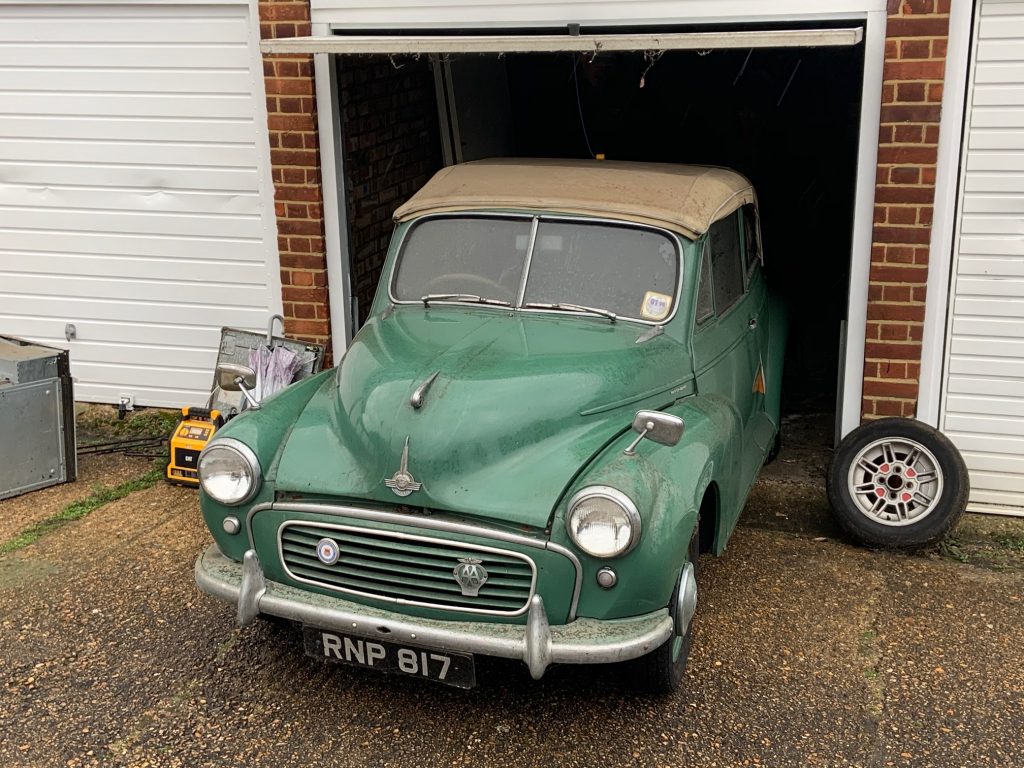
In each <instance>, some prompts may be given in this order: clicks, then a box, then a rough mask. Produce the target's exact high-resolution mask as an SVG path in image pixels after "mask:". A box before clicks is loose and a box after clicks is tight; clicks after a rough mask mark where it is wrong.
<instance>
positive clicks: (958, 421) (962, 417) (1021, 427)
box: [945, 413, 1024, 438]
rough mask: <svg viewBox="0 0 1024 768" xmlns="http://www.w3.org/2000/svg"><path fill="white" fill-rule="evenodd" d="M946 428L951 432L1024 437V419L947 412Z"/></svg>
mask: <svg viewBox="0 0 1024 768" xmlns="http://www.w3.org/2000/svg"><path fill="white" fill-rule="evenodd" d="M945 429H946V430H947V431H949V432H971V433H974V434H985V435H1005V436H1007V437H1019V438H1024V419H1022V418H1010V417H1006V418H997V417H995V416H976V415H972V414H961V413H947V414H946V421H945Z"/></svg>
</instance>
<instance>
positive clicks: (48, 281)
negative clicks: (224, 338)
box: [0, 271, 270, 311]
mask: <svg viewBox="0 0 1024 768" xmlns="http://www.w3.org/2000/svg"><path fill="white" fill-rule="evenodd" d="M182 277H191V278H192V280H191V281H183V280H179V281H171V280H156V279H152V278H146V279H141V280H140V279H124V278H121V279H118V278H107V277H82V276H80V275H49V276H40V275H25V274H18V273H16V272H4V271H0V286H2V287H0V296H10V295H12V294H14V295H17V294H20V295H22V296H33V295H35V294H36V293H37V292H38V291H40V290H41V289H45V290H46V292H47V293H53V294H57V295H59V296H62V297H64V298H65V299H76V298H77V299H86V300H90V301H99V302H102V301H107V300H110V301H126V302H131V303H132V304H135V303H145V304H148V305H153V304H165V303H166V304H168V305H171V306H176V305H177V306H181V307H183V309H182V311H189V310H187V307H190V306H195V305H200V306H202V307H204V308H205V307H206V306H214V305H217V306H219V307H221V308H227V307H246V308H248V307H253V306H264V307H266V306H268V305H269V300H270V297H269V295H268V292H267V287H266V285H240V284H233V283H229V284H227V285H221V284H218V283H210V282H207V281H205V280H203V275H201V274H192V275H188V274H183V275H182ZM193 311H198V307H197V308H196V309H195V310H193Z"/></svg>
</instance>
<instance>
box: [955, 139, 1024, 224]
mask: <svg viewBox="0 0 1024 768" xmlns="http://www.w3.org/2000/svg"><path fill="white" fill-rule="evenodd" d="M1022 135H1024V134H1022ZM961 210H963V212H964V213H1014V214H1017V215H1024V195H1019V194H995V193H989V194H982V193H973V194H969V195H964V203H963V206H962V209H961Z"/></svg>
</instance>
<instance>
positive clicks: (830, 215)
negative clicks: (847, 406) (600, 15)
mask: <svg viewBox="0 0 1024 768" xmlns="http://www.w3.org/2000/svg"><path fill="white" fill-rule="evenodd" d="M338 60H339V83H340V88H339V92H340V96H339V98H340V101H341V105H340V106H341V109H342V112H341V114H342V136H343V141H344V150H345V174H346V184H347V197H348V217H349V223H350V243H349V246H350V248H349V251H350V254H351V259H352V265H351V266H352V293H353V296H354V297H355V298H356V301H357V304H358V313H359V322H360V323H361V322H362V321H363V320H365V314H366V312H367V311H368V309H369V306H370V303H371V302H372V299H373V293H374V291H375V289H376V285H377V281H378V279H379V276H380V268H381V264H382V263H383V258H384V255H385V253H386V250H387V243H388V239H389V237H390V234H391V229H392V224H391V215H392V213H393V211H394V209H395V208H396V207H397V206H398V205H400V204H401V203H402V202H403V201H404V200H405V199H407V198H408V197H409V196H410V195H411V194H412V193H413V192H414V191H415V190H416V189H417V188H418V187H419V186H420V185H422V184H423V183H424V182H425V181H426V180H427V179H429V177H430V176H431V174H432V173H433V172H434V171H436V170H438V169H439V168H441V167H442V166H443V165H444V164H445V160H446V157H448V158H453V159H458V158H459V154H460V152H461V159H464V160H472V159H477V158H480V157H488V156H494V155H509V156H519V157H574V158H585V157H588V156H593V155H604V157H605V158H607V159H615V160H640V161H654V162H674V163H695V164H706V165H721V166H727V167H731V168H734V169H736V170H738V171H740V172H741V173H743V174H745V175H746V176H747V177H748V178H750V180H751V181H752V182H753V184H754V187H755V189H756V190H757V192H758V197H759V202H760V208H761V224H762V237H763V241H764V253H765V268H766V272H767V275H768V279H769V281H770V283H771V285H772V286H773V287H774V288H775V289H776V290H778V291H780V292H781V294H782V295H783V296H784V298H785V299H786V303H787V305H788V307H789V338H788V339H787V356H786V370H785V374H784V379H785V380H784V386H783V412H784V414H800V413H818V414H821V413H830V412H832V411H834V409H835V401H836V383H837V375H838V368H839V363H840V359H839V355H840V343H839V340H840V323H841V321H842V320H843V318H844V317H845V313H846V303H847V290H848V284H849V261H850V248H851V239H852V229H853V207H854V191H855V178H856V169H857V142H858V130H859V116H860V115H859V113H860V93H861V81H862V67H863V46H862V45H858V46H854V47H837V48H778V49H753V50H750V49H742V50H711V51H668V52H665V53H663V54H661V55H659V54H657V53H647V54H645V53H643V52H636V53H632V52H631V53H603V54H600V55H598V56H596V57H593V56H592V55H590V54H585V55H582V54H569V53H545V54H508V55H502V56H484V55H474V54H461V55H458V56H455V55H453V56H447V57H427V56H421V57H413V56H402V57H399V56H394V57H389V56H347V57H346V56H339V57H338ZM435 68H436V70H437V71H436V72H435V71H434V70H435ZM453 122H454V123H455V125H454V126H453ZM455 132H457V133H455ZM446 134H447V136H446ZM453 134H454V136H455V141H453V140H452V139H453ZM455 144H458V146H457V147H456V146H455Z"/></svg>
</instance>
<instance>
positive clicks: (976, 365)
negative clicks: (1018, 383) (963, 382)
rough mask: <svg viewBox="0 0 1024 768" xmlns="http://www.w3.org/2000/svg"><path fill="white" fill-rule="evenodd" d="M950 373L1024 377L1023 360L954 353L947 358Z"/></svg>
mask: <svg viewBox="0 0 1024 768" xmlns="http://www.w3.org/2000/svg"><path fill="white" fill-rule="evenodd" d="M949 372H950V374H966V375H973V376H985V377H1001V376H1009V377H1017V378H1024V360H1006V359H1004V358H1000V357H967V356H966V355H954V356H953V357H950V359H949Z"/></svg>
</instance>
